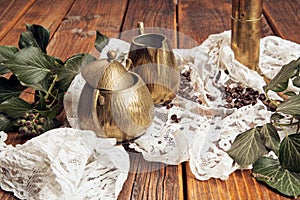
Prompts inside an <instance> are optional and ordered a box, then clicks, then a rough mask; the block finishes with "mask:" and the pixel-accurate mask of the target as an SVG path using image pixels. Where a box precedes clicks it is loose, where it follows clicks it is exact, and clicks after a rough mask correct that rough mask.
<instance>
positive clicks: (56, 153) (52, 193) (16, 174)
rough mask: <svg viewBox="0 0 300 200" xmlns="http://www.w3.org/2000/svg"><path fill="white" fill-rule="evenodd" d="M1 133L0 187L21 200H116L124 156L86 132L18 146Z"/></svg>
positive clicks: (55, 134) (68, 131) (56, 132)
mask: <svg viewBox="0 0 300 200" xmlns="http://www.w3.org/2000/svg"><path fill="white" fill-rule="evenodd" d="M6 137H7V135H6V134H5V133H4V132H0V163H1V165H0V166H1V168H0V171H1V173H0V185H1V188H2V189H4V190H6V191H12V192H13V193H14V195H15V196H16V197H18V198H20V199H51V200H55V199H78V200H79V199H80V200H82V199H105V200H112V199H117V197H118V194H119V193H120V191H121V190H122V187H123V184H124V182H125V180H126V179H127V175H128V171H129V156H128V154H127V153H126V151H125V150H124V149H123V148H122V147H120V146H115V144H116V140H115V139H101V138H97V137H96V134H95V133H94V132H92V131H88V130H78V129H72V128H59V129H53V130H50V131H48V132H46V133H44V134H42V135H40V136H38V137H36V138H33V139H31V140H29V141H27V142H26V143H25V144H23V145H17V146H16V147H13V146H11V145H6V144H5V142H4V141H5V140H6Z"/></svg>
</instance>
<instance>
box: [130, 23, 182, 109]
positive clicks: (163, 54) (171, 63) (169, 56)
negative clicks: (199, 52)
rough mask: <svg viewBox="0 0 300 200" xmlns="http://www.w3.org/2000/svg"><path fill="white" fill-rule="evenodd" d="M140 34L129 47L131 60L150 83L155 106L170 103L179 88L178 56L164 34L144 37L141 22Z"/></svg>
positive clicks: (151, 34) (150, 34) (136, 69)
mask: <svg viewBox="0 0 300 200" xmlns="http://www.w3.org/2000/svg"><path fill="white" fill-rule="evenodd" d="M138 27H139V28H140V33H141V35H139V36H137V37H135V38H134V39H133V40H132V42H131V45H130V50H129V54H128V58H129V59H130V60H131V61H132V65H133V71H134V72H136V73H137V74H139V75H140V76H141V77H142V79H143V80H144V81H145V83H146V84H147V87H148V89H149V91H150V93H151V95H152V98H153V100H154V103H155V104H164V103H166V102H169V101H171V100H172V99H173V98H174V97H175V96H176V92H177V90H178V89H179V84H180V74H179V69H178V66H177V63H176V60H175V56H174V53H173V50H172V48H171V46H170V45H169V43H168V41H167V38H166V36H165V35H163V34H157V33H149V34H144V28H143V27H144V26H143V23H142V22H139V23H138Z"/></svg>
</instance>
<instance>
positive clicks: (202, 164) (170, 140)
mask: <svg viewBox="0 0 300 200" xmlns="http://www.w3.org/2000/svg"><path fill="white" fill-rule="evenodd" d="M129 46H130V44H129V43H127V42H125V41H122V40H119V39H110V41H109V43H108V45H107V46H106V47H105V49H104V50H103V51H102V54H101V57H103V58H104V57H105V55H106V52H107V51H108V50H112V49H113V50H116V51H117V52H118V56H119V60H120V61H123V60H124V57H126V56H127V53H128V50H129ZM260 52H261V54H260V66H259V67H260V70H261V71H262V72H263V74H264V75H265V76H266V77H268V78H272V77H274V75H275V74H276V73H277V72H278V71H279V70H280V67H281V66H282V65H284V64H287V63H289V62H290V61H292V60H295V59H297V58H298V57H299V56H300V45H299V44H296V43H293V42H290V41H287V40H284V39H281V38H279V37H276V36H268V37H265V38H262V39H261V50H260ZM174 53H175V54H176V58H177V61H178V63H179V66H180V69H181V70H186V69H192V72H191V79H192V80H191V83H192V86H193V88H194V89H193V90H192V91H191V92H190V93H189V94H190V96H193V95H197V96H200V97H201V98H202V99H203V100H204V102H203V103H202V105H200V104H198V103H194V102H192V101H190V100H187V99H185V98H183V97H181V96H177V97H176V98H175V99H174V100H173V102H172V103H173V105H174V106H173V107H172V108H170V109H166V107H156V108H155V117H154V122H153V123H152V125H151V126H150V127H149V128H148V130H147V131H146V133H145V134H144V135H142V136H141V137H140V138H138V139H136V140H135V141H133V142H132V143H131V144H130V147H131V148H134V149H135V150H136V151H138V152H141V153H142V154H143V156H144V158H145V159H146V160H148V161H157V162H162V163H165V164H170V165H178V164H180V163H182V162H184V161H189V166H190V168H191V171H192V173H193V174H194V175H195V177H196V178H197V179H199V180H208V179H209V178H220V179H222V180H226V179H227V178H228V176H229V175H230V174H231V173H232V172H233V171H235V170H236V169H238V168H239V166H238V165H237V164H236V163H234V161H233V160H232V159H231V158H230V157H229V156H228V154H227V153H226V150H228V149H229V148H230V146H231V144H232V142H233V140H234V139H235V137H236V136H237V135H238V134H239V133H241V132H243V131H246V130H248V129H249V128H252V127H254V126H256V125H262V124H264V123H267V122H268V119H269V116H270V115H271V112H269V111H268V110H267V108H266V107H265V105H263V103H262V102H260V101H258V103H257V104H255V105H254V106H252V105H249V106H244V107H242V108H240V109H227V108H225V107H224V104H225V100H224V99H223V98H222V95H223V94H222V87H224V86H225V85H227V86H234V85H236V84H237V83H239V84H241V85H242V86H245V87H252V88H253V89H256V90H258V91H259V92H263V86H264V85H265V84H266V83H265V81H264V79H263V78H262V76H260V75H259V74H258V73H257V72H256V71H252V70H250V69H249V68H247V67H245V66H244V65H242V64H241V63H239V62H238V61H236V60H235V59H234V53H233V51H232V50H231V48H230V31H225V32H223V33H220V34H215V35H211V36H210V37H209V38H208V39H207V40H206V41H204V42H203V43H202V44H201V45H200V46H197V47H195V48H192V49H174ZM225 70H226V71H227V73H225ZM84 83H85V81H84V80H83V78H82V77H81V75H78V76H77V77H76V78H75V79H74V81H73V83H72V84H71V86H70V88H69V91H68V93H67V94H66V96H65V108H66V111H67V118H68V120H69V122H70V125H71V126H72V127H74V128H79V127H78V123H77V120H78V117H77V104H78V100H79V94H80V92H81V90H82V87H83V85H84ZM297 92H299V91H297ZM208 96H209V97H210V98H208ZM269 96H271V97H274V98H280V97H278V96H277V95H276V94H275V93H274V94H272V93H271V94H269ZM173 114H176V115H177V116H178V117H179V118H180V121H179V123H174V122H172V120H171V116H172V115H173ZM249 167H251V166H249Z"/></svg>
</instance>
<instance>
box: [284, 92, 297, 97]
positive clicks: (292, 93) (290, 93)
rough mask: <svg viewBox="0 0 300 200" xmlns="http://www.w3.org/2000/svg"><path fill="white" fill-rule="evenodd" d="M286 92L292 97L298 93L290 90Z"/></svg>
mask: <svg viewBox="0 0 300 200" xmlns="http://www.w3.org/2000/svg"><path fill="white" fill-rule="evenodd" d="M284 94H285V95H287V96H290V97H292V96H296V95H297V94H296V93H295V92H293V91H288V92H285V93H284Z"/></svg>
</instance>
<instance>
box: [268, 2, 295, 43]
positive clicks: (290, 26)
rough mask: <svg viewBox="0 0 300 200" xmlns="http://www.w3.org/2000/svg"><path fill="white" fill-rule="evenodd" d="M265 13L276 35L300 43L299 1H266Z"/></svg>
mask: <svg viewBox="0 0 300 200" xmlns="http://www.w3.org/2000/svg"><path fill="white" fill-rule="evenodd" d="M263 11H264V15H265V17H266V18H267V20H268V22H269V24H270V26H271V27H272V30H273V32H274V33H275V35H277V36H280V37H282V38H284V39H287V40H291V41H293V42H296V43H298V44H299V43H300V1H299V0H289V1H286V0H276V1H273V0H265V1H264V9H263Z"/></svg>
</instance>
